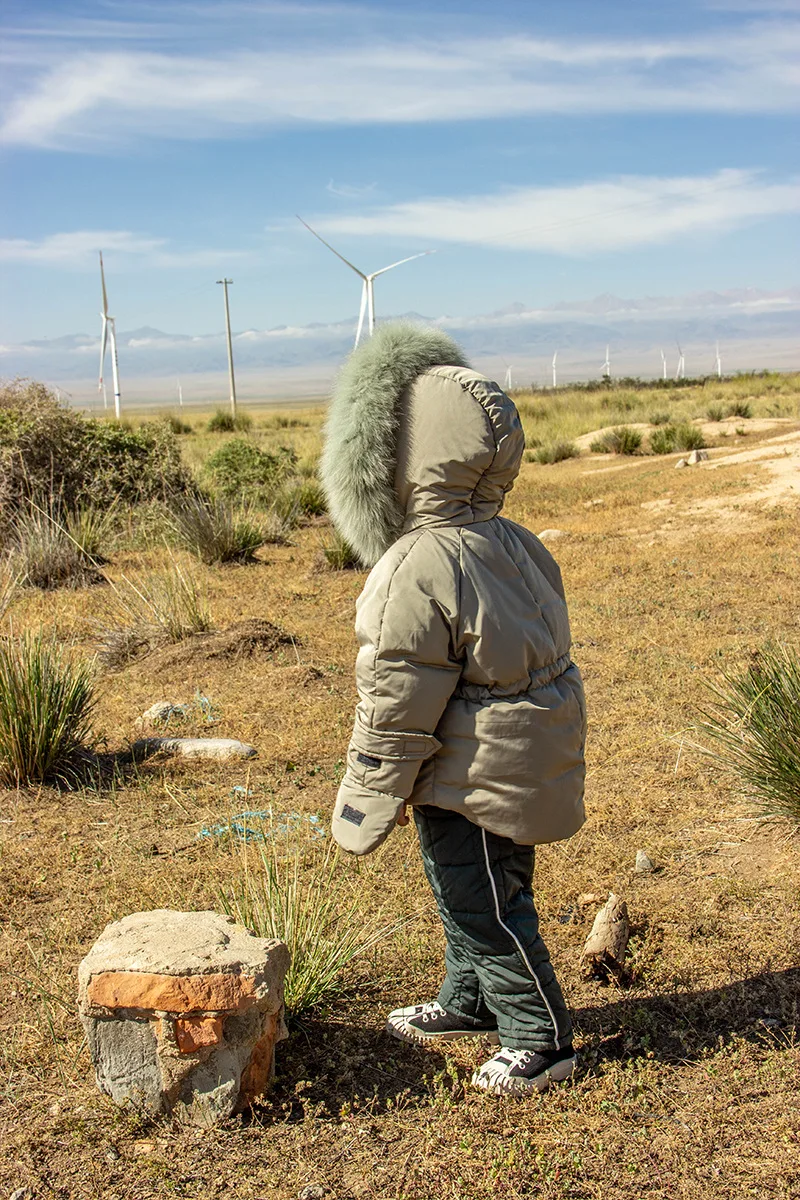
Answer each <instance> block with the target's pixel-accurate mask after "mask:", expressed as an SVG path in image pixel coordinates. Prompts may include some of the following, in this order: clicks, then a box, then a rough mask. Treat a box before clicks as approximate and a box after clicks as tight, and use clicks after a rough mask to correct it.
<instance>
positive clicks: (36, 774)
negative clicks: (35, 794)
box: [0, 633, 96, 787]
mask: <svg viewBox="0 0 800 1200" xmlns="http://www.w3.org/2000/svg"><path fill="white" fill-rule="evenodd" d="M95 703H96V701H95V694H94V685H93V682H92V669H91V665H90V664H87V663H75V662H73V661H71V659H70V658H69V657H68V656H67V655H66V654H65V653H64V651H63V650H62V649H61V647H59V646H58V645H57V643H56V642H55V641H54V640H45V639H44V638H43V636H42V634H41V633H38V634H26V635H25V636H23V637H21V638H8V639H5V640H0V784H3V785H4V786H5V787H20V786H23V785H28V784H37V783H74V782H75V781H76V780H77V778H78V777H79V774H80V766H81V760H82V756H84V755H85V749H86V746H87V744H88V741H89V738H90V736H91V716H92V712H93V709H94V707H95Z"/></svg>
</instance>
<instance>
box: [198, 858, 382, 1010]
mask: <svg viewBox="0 0 800 1200" xmlns="http://www.w3.org/2000/svg"><path fill="white" fill-rule="evenodd" d="M282 841H283V839H280V838H278V839H276V838H274V837H273V838H270V839H269V841H268V842H267V845H266V846H261V847H260V848H259V849H260V855H259V858H260V861H259V863H258V865H257V867H256V869H255V871H252V870H247V869H246V870H245V871H244V872H243V873H242V874H241V876H240V877H239V878H238V879H237V880H236V882H235V883H234V884H233V885H231V886H230V887H228V888H223V889H222V890H221V892H220V904H221V907H222V910H223V912H225V913H227V914H228V916H231V917H233V918H234V920H236V921H238V922H239V923H240V924H242V925H244V926H246V928H247V929H250V930H252V932H253V933H255V934H256V936H257V937H261V938H278V939H279V940H280V941H282V942H284V943H285V944H286V945H287V946H288V947H289V951H290V953H291V956H292V957H291V963H290V965H289V970H288V972H287V974H286V980H285V984H284V987H285V992H284V995H285V1003H286V1015H287V1017H288V1018H289V1019H290V1020H291V1019H292V1018H296V1017H298V1016H300V1015H301V1014H302V1013H305V1012H308V1011H309V1010H310V1009H313V1008H317V1007H318V1006H319V1005H320V1004H323V1003H325V1002H326V1001H330V1000H332V999H334V998H336V997H339V996H341V995H343V994H344V993H346V991H347V983H346V980H345V979H344V978H343V975H344V972H345V970H346V968H347V967H349V966H350V964H351V963H352V962H353V961H354V959H356V958H358V957H359V956H361V955H364V954H366V953H367V952H368V951H369V950H371V949H372V948H373V947H375V946H377V945H378V944H379V943H380V942H382V941H385V940H386V938H388V937H389V936H390V935H391V934H392V933H393V932H394V930H395V929H396V928H397V927H398V925H397V924H395V925H394V926H385V925H384V926H379V925H378V924H377V922H376V921H375V919H374V918H372V919H371V918H370V916H369V914H368V913H367V912H365V911H364V908H363V902H361V901H360V900H359V894H358V889H357V887H356V886H355V885H354V884H353V883H351V881H350V880H349V879H348V877H347V875H346V874H345V872H344V871H343V869H342V864H341V862H340V861H339V852H338V849H336V848H335V847H334V846H333V845H332V843H331V842H328V843H327V845H326V846H324V847H317V846H312V845H309V846H303V847H300V846H289V845H288V844H286V845H283V844H282ZM311 855H313V856H314V857H315V859H316V862H315V864H314V870H313V872H312V873H311V874H310V875H309V874H308V872H307V871H305V870H301V867H305V866H307V862H306V861H305V860H307V859H308V858H309V856H311Z"/></svg>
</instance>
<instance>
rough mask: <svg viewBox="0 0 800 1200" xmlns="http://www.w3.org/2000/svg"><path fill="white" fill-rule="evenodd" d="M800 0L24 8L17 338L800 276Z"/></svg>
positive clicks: (9, 95) (229, 0) (5, 170)
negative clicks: (227, 311)
mask: <svg viewBox="0 0 800 1200" xmlns="http://www.w3.org/2000/svg"><path fill="white" fill-rule="evenodd" d="M798 62H800V0H752V2H751V0H727V2H726V0H706V2H697V3H693V2H688V0H673V2H672V3H671V4H669V5H653V4H646V3H642V2H641V0H639V2H632V0H628V2H626V3H620V2H617V0H606V2H604V3H602V4H599V3H597V0H559V2H558V3H553V2H552V0H550V2H549V3H546V4H544V3H539V2H538V0H495V2H494V3H493V4H491V5H489V4H486V3H485V2H483V0H482V2H481V3H477V2H475V0H460V2H458V3H456V2H454V0H428V2H424V0H403V3H397V4H395V3H375V2H372V3H361V4H359V3H354V4H350V3H338V2H335V0H334V2H330V3H328V2H318V3H304V2H303V0H298V2H294V0H289V2H286V3H281V2H275V3H271V2H264V3H262V2H260V0H247V2H244V0H243V2H237V0H215V2H214V3H205V2H186V3H182V2H178V3H175V2H172V0H159V2H157V3H147V0H136V2H135V3H133V4H131V3H125V4H123V3H117V2H116V0H107V2H102V0H85V2H84V3H78V2H76V0H60V2H59V3H46V2H42V0H5V3H4V6H3V17H2V37H1V40H0V170H2V187H0V196H1V199H0V272H1V273H2V281H3V282H2V296H1V301H2V308H0V343H7V344H8V343H12V344H13V343H19V342H24V341H30V340H33V339H39V338H56V337H59V336H62V335H67V334H72V333H75V332H79V331H80V332H85V333H90V334H94V333H95V332H97V333H99V324H100V321H99V316H98V313H99V307H100V281H99V273H98V265H97V251H98V250H100V249H102V250H103V252H104V258H105V263H106V275H107V283H108V292H109V303H110V312H111V313H112V314H113V315H114V316H115V317H116V319H117V327H118V329H120V330H121V331H122V330H135V329H139V328H141V327H155V328H157V329H161V330H164V331H166V332H172V333H191V334H197V335H203V334H208V333H213V332H215V331H218V330H219V329H221V328H222V326H223V307H222V304H223V301H222V289H221V288H220V287H218V286H216V283H215V281H216V280H217V279H219V278H221V277H222V276H223V275H227V276H228V277H230V278H232V279H233V281H234V283H233V286H232V287H231V289H230V304H231V318H232V323H233V326H234V329H235V330H246V329H267V328H272V327H274V326H280V325H290V326H295V325H307V324H309V323H312V322H330V321H335V320H340V319H342V318H345V317H347V316H349V315H351V314H354V313H355V312H356V311H357V308H358V300H359V290H360V283H359V281H358V279H357V278H356V277H355V276H354V275H353V274H352V273H351V272H350V271H348V269H347V267H346V266H344V265H343V264H342V263H341V262H340V261H339V260H338V259H336V258H334V256H333V255H331V254H330V253H329V251H327V250H326V249H325V247H324V246H322V245H321V244H320V243H319V242H317V241H315V239H314V238H312V236H311V235H310V234H309V233H308V232H307V230H306V229H304V228H303V226H302V225H301V224H300V223H299V222H298V221H297V217H296V214H300V215H301V216H302V217H303V218H304V219H305V220H306V221H308V222H309V223H310V224H311V225H313V226H314V228H315V229H317V230H318V231H319V232H320V233H321V234H322V235H323V236H324V237H325V238H326V239H327V240H328V241H330V242H331V243H332V244H333V245H335V246H336V248H337V249H338V250H340V251H341V252H342V254H344V255H345V256H346V257H347V258H349V259H350V260H351V261H352V262H354V263H356V264H357V265H358V266H359V267H361V268H362V269H364V270H367V271H373V270H376V269H378V268H380V267H382V266H385V265H386V264H388V263H390V262H393V261H394V260H396V259H399V258H403V257H405V256H407V255H411V254H415V253H417V252H420V251H422V250H429V249H430V250H435V251H436V253H435V254H433V255H429V256H426V257H425V258H421V259H420V260H419V261H417V262H413V263H409V264H407V265H406V266H403V267H399V268H398V269H397V270H396V271H392V272H391V273H389V274H387V275H386V276H385V277H383V278H381V279H379V280H378V281H377V283H376V297H377V306H378V313H379V315H380V314H381V313H389V312H391V313H402V312H408V311H415V312H419V313H423V314H425V315H429V316H440V315H442V314H450V315H454V314H459V315H464V316H469V315H471V314H476V313H487V312H491V311H493V310H498V309H502V308H503V307H504V306H507V305H509V304H512V303H514V302H521V303H523V304H525V305H529V306H532V307H544V306H547V305H550V304H554V303H558V302H561V301H570V300H577V299H581V298H584V297H591V296H595V295H599V294H602V293H606V292H612V293H614V294H616V295H620V296H631V297H639V296H645V295H684V294H687V293H690V292H694V291H704V290H724V289H728V288H740V287H754V288H764V289H767V290H771V289H780V288H786V287H791V286H793V285H797V283H798V282H800V271H799V270H798V245H800V238H798V214H800V162H798V138H797V116H798V109H800V67H798Z"/></svg>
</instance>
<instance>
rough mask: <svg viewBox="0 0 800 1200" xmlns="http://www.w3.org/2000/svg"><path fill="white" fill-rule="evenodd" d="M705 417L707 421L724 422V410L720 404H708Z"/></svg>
mask: <svg viewBox="0 0 800 1200" xmlns="http://www.w3.org/2000/svg"><path fill="white" fill-rule="evenodd" d="M706 416H707V417H708V419H709V421H724V420H725V409H724V408H723V407H722V405H721V404H709V406H708V408H707V409H706Z"/></svg>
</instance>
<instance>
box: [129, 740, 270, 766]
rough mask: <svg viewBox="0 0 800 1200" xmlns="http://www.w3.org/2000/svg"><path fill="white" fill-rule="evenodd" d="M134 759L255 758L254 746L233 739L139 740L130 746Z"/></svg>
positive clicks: (256, 752)
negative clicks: (159, 756) (154, 756)
mask: <svg viewBox="0 0 800 1200" xmlns="http://www.w3.org/2000/svg"><path fill="white" fill-rule="evenodd" d="M131 754H132V755H133V757H134V758H149V757H150V755H151V754H172V755H174V756H175V757H176V758H216V759H221V760H223V761H224V760H225V759H229V758H255V756H256V755H257V754H258V751H257V750H256V748H255V746H249V745H248V744H247V742H238V741H236V739H235V738H180V737H150V738H140V739H139V740H138V742H134V743H133V745H132V746H131Z"/></svg>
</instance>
